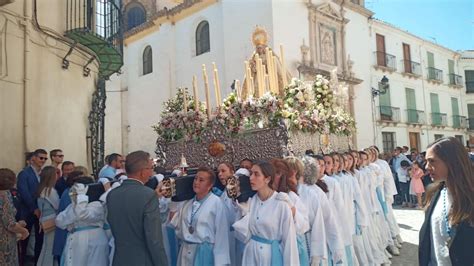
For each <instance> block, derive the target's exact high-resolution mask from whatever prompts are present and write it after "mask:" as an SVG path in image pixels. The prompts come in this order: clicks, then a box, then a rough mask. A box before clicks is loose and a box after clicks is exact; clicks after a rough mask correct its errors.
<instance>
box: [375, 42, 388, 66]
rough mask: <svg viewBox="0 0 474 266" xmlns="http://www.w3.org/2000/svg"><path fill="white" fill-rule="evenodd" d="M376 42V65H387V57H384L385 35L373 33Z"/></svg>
mask: <svg viewBox="0 0 474 266" xmlns="http://www.w3.org/2000/svg"><path fill="white" fill-rule="evenodd" d="M375 39H376V42H377V43H376V44H377V65H378V66H387V59H386V58H385V36H383V35H380V34H375Z"/></svg>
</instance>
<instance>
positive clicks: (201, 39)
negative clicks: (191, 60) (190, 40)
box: [196, 21, 211, 55]
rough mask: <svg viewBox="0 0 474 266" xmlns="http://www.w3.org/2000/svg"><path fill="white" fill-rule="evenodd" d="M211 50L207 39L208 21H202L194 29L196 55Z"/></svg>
mask: <svg viewBox="0 0 474 266" xmlns="http://www.w3.org/2000/svg"><path fill="white" fill-rule="evenodd" d="M210 50H211V42H210V40H209V23H208V22H207V21H202V22H201V23H199V25H198V26H197V29H196V55H200V54H203V53H207V52H209V51H210Z"/></svg>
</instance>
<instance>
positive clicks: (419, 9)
mask: <svg viewBox="0 0 474 266" xmlns="http://www.w3.org/2000/svg"><path fill="white" fill-rule="evenodd" d="M365 6H366V8H367V9H370V10H371V11H373V12H374V13H375V15H374V16H375V17H376V18H378V19H380V20H383V21H385V22H388V23H390V24H393V25H395V26H397V27H398V28H401V29H403V30H407V31H409V32H410V33H412V34H415V35H417V36H419V37H421V38H423V39H427V40H430V41H434V39H435V40H436V41H435V42H436V43H438V44H440V45H442V46H445V47H447V48H450V49H452V50H474V0H365ZM433 38H434V39H433Z"/></svg>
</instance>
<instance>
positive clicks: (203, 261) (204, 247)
mask: <svg viewBox="0 0 474 266" xmlns="http://www.w3.org/2000/svg"><path fill="white" fill-rule="evenodd" d="M212 247H213V245H212V244H210V243H209V242H203V243H200V244H198V246H197V249H196V255H194V266H214V253H213V250H212Z"/></svg>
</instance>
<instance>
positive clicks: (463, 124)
mask: <svg viewBox="0 0 474 266" xmlns="http://www.w3.org/2000/svg"><path fill="white" fill-rule="evenodd" d="M453 128H467V119H466V117H465V116H461V115H453Z"/></svg>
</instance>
